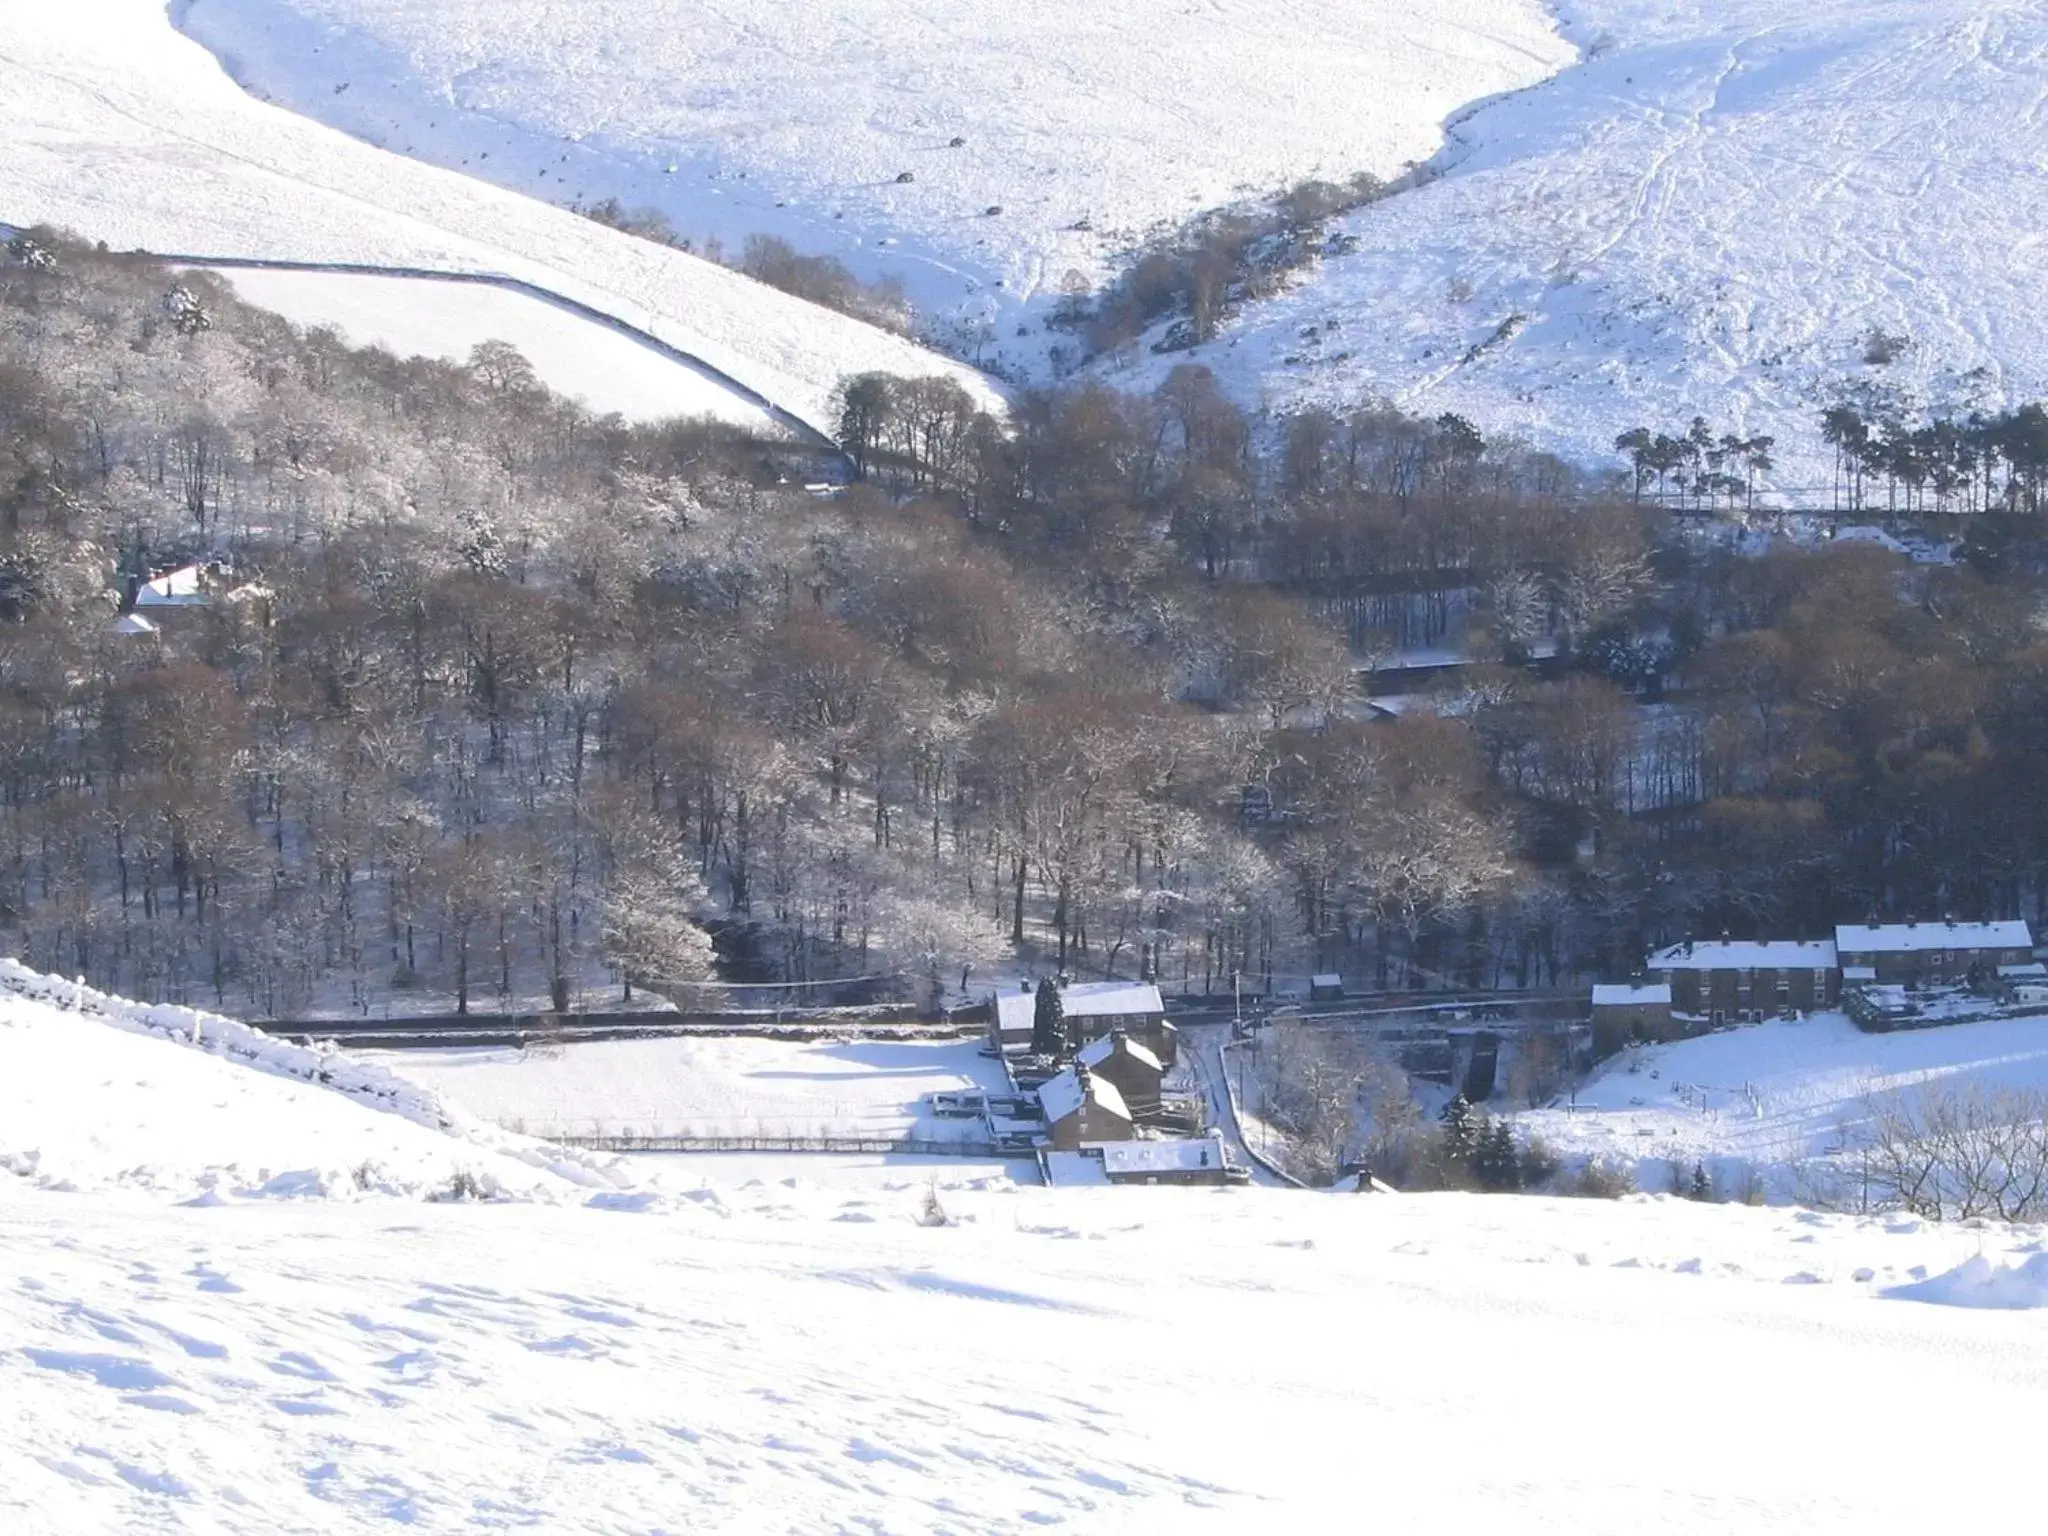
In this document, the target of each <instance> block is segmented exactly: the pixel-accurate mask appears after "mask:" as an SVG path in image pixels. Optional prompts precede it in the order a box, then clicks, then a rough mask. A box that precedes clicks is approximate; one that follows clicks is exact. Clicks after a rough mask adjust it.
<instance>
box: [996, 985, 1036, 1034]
mask: <svg viewBox="0 0 2048 1536" xmlns="http://www.w3.org/2000/svg"><path fill="white" fill-rule="evenodd" d="M1037 1012H1038V994H1037V993H1036V992H998V993H997V994H996V1028H997V1029H998V1030H1000V1031H1002V1032H1003V1033H1004V1034H1006V1035H1007V1034H1017V1033H1021V1032H1023V1031H1026V1030H1029V1029H1030V1028H1031V1023H1032V1020H1033V1019H1034V1018H1035V1017H1036V1016H1037Z"/></svg>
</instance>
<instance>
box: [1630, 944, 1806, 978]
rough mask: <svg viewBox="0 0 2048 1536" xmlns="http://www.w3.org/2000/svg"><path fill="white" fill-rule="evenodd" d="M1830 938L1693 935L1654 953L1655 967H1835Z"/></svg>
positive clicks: (1685, 969)
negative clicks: (1694, 937) (1696, 937)
mask: <svg viewBox="0 0 2048 1536" xmlns="http://www.w3.org/2000/svg"><path fill="white" fill-rule="evenodd" d="M1834 968H1835V946H1834V945H1833V944H1832V943H1830V942H1829V941H1828V940H1826V939H1690V940H1687V941H1686V942H1685V943H1683V944H1673V945H1672V946H1671V947H1670V948H1668V949H1660V950H1657V951H1655V952H1654V953H1653V954H1651V956H1650V960H1649V969H1651V970H1653V971H1761V970H1778V971H1804V970H1815V971H1831V970H1833V969H1834Z"/></svg>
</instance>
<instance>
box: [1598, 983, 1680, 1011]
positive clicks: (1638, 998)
mask: <svg viewBox="0 0 2048 1536" xmlns="http://www.w3.org/2000/svg"><path fill="white" fill-rule="evenodd" d="M1670 1001H1671V984H1670V983H1669V982H1659V983H1656V984H1654V985H1646V986H1631V985H1629V984H1628V983H1626V982H1619V983H1611V984H1610V983H1602V984H1601V985H1599V986H1596V987H1595V988H1593V1006H1594V1007H1595V1008H1622V1007H1627V1006H1628V1005H1630V1004H1632V1003H1641V1004H1645V1005H1649V1004H1656V1003H1669V1002H1670Z"/></svg>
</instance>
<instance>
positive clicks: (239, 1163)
mask: <svg viewBox="0 0 2048 1536" xmlns="http://www.w3.org/2000/svg"><path fill="white" fill-rule="evenodd" d="M0 1172H6V1173H12V1174H15V1175H17V1176H19V1177H21V1178H23V1179H26V1180H29V1181H30V1182H31V1183H33V1184H34V1185H36V1186H37V1187H40V1188H47V1189H61V1190H81V1189H92V1190H98V1189H117V1188H118V1189H131V1190H145V1191H149V1192H151V1193H153V1194H159V1195H169V1196H172V1197H175V1198H178V1199H199V1200H222V1199H255V1198H295V1197H316V1196H317V1197H326V1196H339V1197H342V1198H352V1197H355V1196H358V1195H362V1194H367V1193H386V1194H404V1195H415V1196H417V1195H422V1194H425V1195H434V1194H440V1193H445V1192H448V1191H450V1190H452V1189H453V1188H454V1187H455V1184H456V1180H457V1178H458V1176H459V1175H466V1176H467V1185H466V1187H473V1189H474V1192H476V1193H479V1194H484V1195H489V1196H492V1197H496V1198H518V1199H539V1200H571V1201H574V1200H582V1199H588V1198H593V1197H595V1198H599V1199H613V1198H623V1199H626V1200H628V1201H629V1202H630V1201H631V1200H632V1199H633V1198H634V1197H635V1196H636V1195H637V1194H639V1193H642V1191H640V1190H639V1187H638V1184H639V1181H637V1180H636V1179H635V1178H634V1177H632V1176H631V1175H630V1174H629V1173H627V1172H626V1171H625V1168H624V1165H622V1164H619V1163H617V1162H616V1160H610V1159H598V1158H591V1157H585V1156H583V1155H581V1154H578V1153H573V1152H565V1151H563V1150H562V1149H560V1148H557V1147H551V1146H547V1145H545V1144H544V1143H540V1142H534V1141H528V1140H526V1139H525V1138H523V1137H518V1136H511V1135H507V1134H505V1133H504V1132H502V1131H499V1130H498V1129H496V1128H495V1127H493V1126H491V1125H489V1124H487V1123H485V1122H483V1121H480V1120H476V1119H474V1118H472V1117H471V1116H470V1115H468V1114H467V1113H466V1112H465V1111H463V1110H462V1109H460V1108H459V1107H457V1106H455V1105H452V1104H449V1103H448V1102H446V1101H445V1100H443V1099H442V1098H441V1097H440V1096H439V1095H438V1094H436V1093H435V1092H433V1091H432V1090H431V1089H427V1088H422V1087H420V1086H419V1085H417V1084H415V1083H412V1082H410V1081H408V1080H406V1079H404V1078H401V1077H399V1076H397V1075H395V1074H393V1073H391V1072H388V1071H385V1070H384V1069H383V1068H381V1067H377V1066H373V1065H370V1064H368V1063H365V1062H362V1061H360V1060H357V1059H355V1058H352V1057H350V1056H347V1055H345V1054H342V1053H338V1052H321V1051H315V1050H309V1049H307V1048H306V1047H303V1046H296V1045H290V1044H286V1043H284V1042H282V1041H277V1040H272V1039H270V1038H269V1037H268V1036H266V1035H263V1034H261V1033H259V1032H258V1031H256V1030H253V1029H251V1028H249V1027H248V1026H247V1025H246V1024H242V1023H239V1022H237V1021H236V1020H233V1019H227V1018H222V1017H220V1016H218V1015H215V1014H207V1013H201V1012H197V1011H195V1010H192V1009H188V1008H176V1007H169V1006H156V1007H150V1006H144V1005H139V1004H134V1003H128V1002H125V1001H123V1000H121V999H119V998H112V997H107V996H105V995H103V994H101V993H98V992H95V991H93V990H92V989H91V988H89V987H78V986H74V985H73V984H71V983H69V982H64V981H58V980H53V979H51V978H48V977H44V976H41V975H38V974H37V973H36V972H33V971H29V970H26V969H24V968H23V967H21V966H19V965H17V964H15V963H14V962H13V961H8V960H0Z"/></svg>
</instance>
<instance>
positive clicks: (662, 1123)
mask: <svg viewBox="0 0 2048 1536" xmlns="http://www.w3.org/2000/svg"><path fill="white" fill-rule="evenodd" d="M366 1054H367V1055H368V1059H371V1060H374V1061H377V1062H379V1063H381V1064H382V1065H383V1066H385V1067H388V1068H389V1069H390V1070H391V1071H393V1072H395V1073H397V1074H399V1075H401V1076H404V1077H407V1078H410V1079H412V1080H413V1081H415V1082H420V1083H425V1084H427V1085H429V1086H431V1087H433V1088H435V1089H438V1090H439V1091H441V1092H442V1093H445V1094H446V1095H448V1097H450V1098H451V1099H454V1100H457V1101H458V1102H460V1103H462V1104H464V1105H466V1106H467V1107H468V1108H470V1109H471V1110H473V1111H474V1112H476V1113H477V1114H480V1115H482V1116H484V1117H485V1118H486V1119H488V1120H491V1121H493V1122H495V1123H496V1124H498V1125H501V1126H506V1127H509V1128H512V1129H516V1130H519V1131H522V1132H525V1133H527V1134H530V1135H534V1136H618V1135H639V1136H775V1137H781V1136H838V1137H915V1138H919V1139H924V1140H971V1139H974V1138H977V1137H979V1136H981V1135H982V1134H983V1132H982V1127H981V1124H980V1122H979V1121H974V1120H957V1119H947V1120H941V1119H936V1118H934V1117H933V1116H931V1115H930V1114H929V1113H927V1112H926V1110H925V1107H924V1102H923V1101H924V1099H925V1098H926V1096H927V1095H929V1094H932V1093H947V1092H955V1091H958V1090H960V1089H966V1088H980V1089H987V1090H989V1091H991V1092H998V1093H1000V1092H1005V1091H1007V1090H1008V1087H1009V1084H1008V1083H1007V1082H1006V1081H1005V1080H1004V1078H1003V1072H1002V1068H1001V1067H1000V1066H998V1065H997V1064H996V1063H995V1062H994V1061H992V1060H990V1059H989V1058H988V1057H985V1056H983V1055H982V1054H981V1052H980V1042H979V1040H949V1041H943V1042H936V1041H935V1042H925V1041H908V1042H900V1041H885V1040H842V1041H796V1040H767V1039H760V1038H755V1037H747V1036H716V1037H710V1038H704V1037H682V1038H676V1039H669V1040H607V1041H595V1042H590V1043H585V1044H571V1045H565V1046H563V1047H562V1048H561V1050H560V1054H559V1055H555V1054H545V1053H542V1052H537V1051H528V1052H520V1051H517V1050H510V1049H507V1050H484V1049H469V1050H452V1051H391V1052H381V1053H374V1054H370V1053H366Z"/></svg>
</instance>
